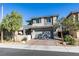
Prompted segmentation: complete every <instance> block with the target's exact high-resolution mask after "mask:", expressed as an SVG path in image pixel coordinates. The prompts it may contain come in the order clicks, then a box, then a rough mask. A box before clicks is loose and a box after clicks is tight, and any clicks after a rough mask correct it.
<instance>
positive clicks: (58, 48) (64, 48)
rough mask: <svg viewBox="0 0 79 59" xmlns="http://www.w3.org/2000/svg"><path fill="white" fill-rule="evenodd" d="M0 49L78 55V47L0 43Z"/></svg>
mask: <svg viewBox="0 0 79 59" xmlns="http://www.w3.org/2000/svg"><path fill="white" fill-rule="evenodd" d="M0 48H13V49H28V50H43V51H58V52H73V53H79V46H43V45H25V44H18V45H16V44H14V45H6V44H2V43H0Z"/></svg>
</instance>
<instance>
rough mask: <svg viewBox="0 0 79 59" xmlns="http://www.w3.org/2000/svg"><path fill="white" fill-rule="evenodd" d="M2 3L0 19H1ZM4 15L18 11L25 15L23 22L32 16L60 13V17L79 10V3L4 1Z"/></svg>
mask: <svg viewBox="0 0 79 59" xmlns="http://www.w3.org/2000/svg"><path fill="white" fill-rule="evenodd" d="M1 5H2V4H0V21H1ZM3 7H4V14H3V15H4V16H6V15H7V14H10V13H11V12H12V11H16V12H18V13H19V14H21V15H22V17H23V24H27V22H26V20H30V19H31V18H32V17H35V16H37V17H39V16H53V15H56V14H57V15H59V19H60V18H62V17H66V16H67V15H68V14H69V13H70V12H72V11H79V4H78V3H4V4H3Z"/></svg>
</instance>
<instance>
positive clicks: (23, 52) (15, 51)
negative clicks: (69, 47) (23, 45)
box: [0, 48, 79, 56]
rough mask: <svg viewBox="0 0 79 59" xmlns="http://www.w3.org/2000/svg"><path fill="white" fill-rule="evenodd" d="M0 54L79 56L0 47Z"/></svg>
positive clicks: (78, 54) (77, 54)
mask: <svg viewBox="0 0 79 59" xmlns="http://www.w3.org/2000/svg"><path fill="white" fill-rule="evenodd" d="M0 56H79V53H69V52H55V51H52V52H51V51H37V50H24V49H12V48H0Z"/></svg>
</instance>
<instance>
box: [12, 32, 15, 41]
mask: <svg viewBox="0 0 79 59" xmlns="http://www.w3.org/2000/svg"><path fill="white" fill-rule="evenodd" d="M12 40H13V41H14V42H15V32H12Z"/></svg>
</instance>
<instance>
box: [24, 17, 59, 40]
mask: <svg viewBox="0 0 79 59" xmlns="http://www.w3.org/2000/svg"><path fill="white" fill-rule="evenodd" d="M57 19H58V16H57V15H54V16H47V17H34V18H32V19H31V20H29V21H27V22H28V23H29V24H28V25H27V26H25V27H24V29H26V30H25V34H26V35H28V34H30V35H31V38H32V39H53V38H54V32H55V31H56V28H55V25H56V24H57Z"/></svg>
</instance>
